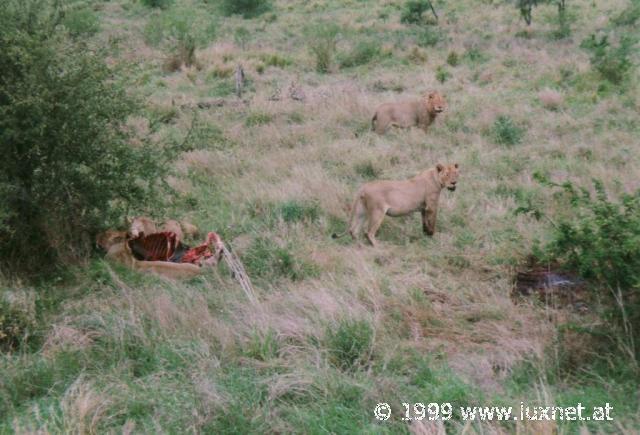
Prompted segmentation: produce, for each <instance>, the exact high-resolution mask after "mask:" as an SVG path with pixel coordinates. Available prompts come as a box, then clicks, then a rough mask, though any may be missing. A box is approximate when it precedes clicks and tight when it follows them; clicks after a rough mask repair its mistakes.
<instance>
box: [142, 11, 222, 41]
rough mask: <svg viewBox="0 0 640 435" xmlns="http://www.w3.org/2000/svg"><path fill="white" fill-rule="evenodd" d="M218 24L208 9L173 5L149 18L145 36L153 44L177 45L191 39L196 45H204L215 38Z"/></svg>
mask: <svg viewBox="0 0 640 435" xmlns="http://www.w3.org/2000/svg"><path fill="white" fill-rule="evenodd" d="M216 26H217V23H216V21H215V19H214V17H212V16H211V15H209V14H207V13H206V11H203V10H198V11H197V12H196V11H194V9H193V7H187V6H173V7H171V8H170V9H167V10H166V11H162V12H161V13H159V14H157V15H153V16H152V17H151V18H150V19H149V22H148V23H147V25H146V26H145V28H144V38H145V41H146V42H147V44H150V45H153V46H158V45H160V44H162V43H167V42H168V43H169V44H170V45H172V46H174V47H175V46H176V45H178V44H181V43H182V44H186V43H187V42H188V41H190V43H192V44H193V45H195V46H196V47H203V46H205V45H207V44H209V43H210V42H211V41H212V40H213V39H214V38H215V35H216Z"/></svg>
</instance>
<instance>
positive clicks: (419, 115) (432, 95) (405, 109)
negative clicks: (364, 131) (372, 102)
mask: <svg viewBox="0 0 640 435" xmlns="http://www.w3.org/2000/svg"><path fill="white" fill-rule="evenodd" d="M446 106H447V102H446V101H445V99H444V97H443V96H442V95H440V93H438V92H436V91H433V92H429V93H426V94H425V95H424V96H422V97H421V98H420V99H417V100H408V101H400V102H397V103H385V104H382V105H380V106H378V108H377V109H376V113H375V115H373V119H372V120H371V128H372V130H374V131H375V132H376V133H378V134H384V133H385V131H387V129H388V128H389V126H395V127H403V128H409V127H414V126H418V127H420V128H421V129H423V130H424V131H425V132H426V131H427V129H428V128H429V126H430V125H431V124H433V121H435V119H436V116H438V114H439V113H442V112H444V110H445V108H446Z"/></svg>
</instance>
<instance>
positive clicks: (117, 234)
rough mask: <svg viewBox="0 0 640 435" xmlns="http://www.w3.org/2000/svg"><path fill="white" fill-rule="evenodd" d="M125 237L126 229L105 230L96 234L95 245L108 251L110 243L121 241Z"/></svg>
mask: <svg viewBox="0 0 640 435" xmlns="http://www.w3.org/2000/svg"><path fill="white" fill-rule="evenodd" d="M126 238H127V232H126V231H117V230H107V231H104V232H102V233H100V234H98V235H97V236H96V245H97V246H98V247H100V248H102V249H104V250H105V251H108V250H109V248H110V247H111V246H112V245H114V244H116V243H119V242H123V241H125V240H126Z"/></svg>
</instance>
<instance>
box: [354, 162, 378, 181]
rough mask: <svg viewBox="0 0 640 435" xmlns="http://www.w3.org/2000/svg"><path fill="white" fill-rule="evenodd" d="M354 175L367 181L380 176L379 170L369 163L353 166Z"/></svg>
mask: <svg viewBox="0 0 640 435" xmlns="http://www.w3.org/2000/svg"><path fill="white" fill-rule="evenodd" d="M354 169H355V171H356V174H358V175H360V176H361V177H362V178H365V179H367V180H373V179H375V178H378V177H379V176H380V170H379V169H378V168H376V167H375V165H374V164H373V163H372V162H371V161H366V162H362V163H358V164H356V166H355V168H354Z"/></svg>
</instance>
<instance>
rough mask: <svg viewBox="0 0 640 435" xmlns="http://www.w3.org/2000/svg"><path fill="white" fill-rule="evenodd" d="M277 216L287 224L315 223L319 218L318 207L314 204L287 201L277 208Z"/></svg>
mask: <svg viewBox="0 0 640 435" xmlns="http://www.w3.org/2000/svg"><path fill="white" fill-rule="evenodd" d="M278 214H279V215H280V216H281V217H282V220H284V221H285V222H287V223H290V222H301V221H309V222H315V221H316V220H318V217H319V216H320V206H318V204H316V203H315V202H300V201H287V202H285V203H283V204H281V205H280V206H279V207H278Z"/></svg>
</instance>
